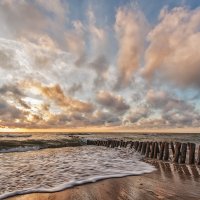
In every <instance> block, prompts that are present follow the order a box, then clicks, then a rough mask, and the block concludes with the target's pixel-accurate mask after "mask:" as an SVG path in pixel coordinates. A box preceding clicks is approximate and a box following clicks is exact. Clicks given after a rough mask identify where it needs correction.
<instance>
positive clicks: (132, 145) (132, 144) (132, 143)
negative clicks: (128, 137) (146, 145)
mask: <svg viewBox="0 0 200 200" xmlns="http://www.w3.org/2000/svg"><path fill="white" fill-rule="evenodd" d="M133 147H134V142H133V141H132V142H131V145H130V149H132V148H133Z"/></svg>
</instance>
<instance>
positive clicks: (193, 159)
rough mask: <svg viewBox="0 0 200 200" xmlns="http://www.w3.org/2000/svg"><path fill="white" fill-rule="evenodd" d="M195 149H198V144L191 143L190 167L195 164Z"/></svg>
mask: <svg viewBox="0 0 200 200" xmlns="http://www.w3.org/2000/svg"><path fill="white" fill-rule="evenodd" d="M195 148H196V144H194V143H189V164H190V165H191V164H194V163H195Z"/></svg>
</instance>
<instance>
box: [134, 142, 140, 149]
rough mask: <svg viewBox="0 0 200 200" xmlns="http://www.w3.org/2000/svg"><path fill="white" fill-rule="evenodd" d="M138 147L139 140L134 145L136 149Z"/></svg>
mask: <svg viewBox="0 0 200 200" xmlns="http://www.w3.org/2000/svg"><path fill="white" fill-rule="evenodd" d="M138 147H139V142H138V141H136V142H135V145H134V148H135V150H136V151H137V150H138Z"/></svg>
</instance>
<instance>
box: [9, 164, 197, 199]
mask: <svg viewBox="0 0 200 200" xmlns="http://www.w3.org/2000/svg"><path fill="white" fill-rule="evenodd" d="M149 162H151V163H152V164H153V165H154V166H155V167H156V168H157V171H155V172H153V173H150V174H144V175H140V176H129V177H124V178H113V179H107V180H102V181H99V182H96V183H90V184H85V185H81V186H76V187H73V188H70V189H66V190H64V191H61V192H56V193H40V194H39V193H34V194H28V195H21V196H16V197H12V198H9V200H146V199H148V200H154V199H175V200H189V199H193V200H197V199H198V200H199V199H200V168H199V167H196V166H186V165H173V164H169V163H162V162H158V161H149Z"/></svg>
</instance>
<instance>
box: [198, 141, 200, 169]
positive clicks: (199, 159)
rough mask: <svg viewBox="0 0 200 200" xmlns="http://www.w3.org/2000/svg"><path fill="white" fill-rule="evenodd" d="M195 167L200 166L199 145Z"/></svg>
mask: <svg viewBox="0 0 200 200" xmlns="http://www.w3.org/2000/svg"><path fill="white" fill-rule="evenodd" d="M197 165H200V145H199V148H198V157H197Z"/></svg>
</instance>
